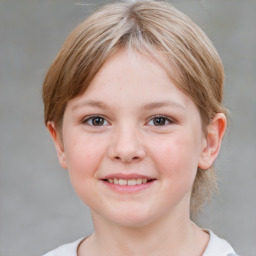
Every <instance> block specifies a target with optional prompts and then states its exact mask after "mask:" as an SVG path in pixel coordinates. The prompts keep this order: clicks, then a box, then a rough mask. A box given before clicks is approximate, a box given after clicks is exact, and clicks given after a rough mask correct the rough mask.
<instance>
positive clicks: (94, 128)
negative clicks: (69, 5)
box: [43, 0, 236, 256]
mask: <svg viewBox="0 0 256 256" xmlns="http://www.w3.org/2000/svg"><path fill="white" fill-rule="evenodd" d="M223 80H224V74H223V66H222V63H221V60H220V58H219V56H218V54H217V52H216V50H215V49H214V47H213V45H212V44H211V42H210V41H209V39H208V38H207V37H206V35H205V34H204V33H203V32H202V31H201V29H200V28H199V27H198V26H197V25H195V24H194V23H193V22H192V21H191V20H190V19H189V18H188V17H187V16H185V15H184V14H183V13H181V12H180V11H178V10H176V9H175V8H174V7H172V6H171V5H170V4H167V3H165V2H158V1H157V2H155V1H149V0H146V1H136V2H133V3H129V2H118V3H114V4H110V5H107V6H104V7H103V8H101V9H99V10H98V11H96V12H95V13H94V14H92V15H91V16H90V17H89V18H87V19H86V20H85V21H84V22H83V23H82V24H80V25H79V26H78V27H77V28H76V29H75V30H74V31H73V32H72V33H71V35H70V36H69V37H68V39H67V40H66V42H65V43H64V45H63V47H62V49H61V51H60V53H59V54H58V56H57V58H56V59H55V61H54V62H53V64H52V65H51V67H50V69H49V71H48V73H47V75H46V78H45V81H44V84H43V99H44V104H45V124H46V126H47V128H48V130H49V132H50V134H51V136H52V138H53V141H54V143H55V146H56V150H57V154H58V159H59V162H60V164H61V166H62V167H63V168H65V169H68V171H69V174H70V179H71V183H72V185H73V187H74V189H75V191H76V192H77V194H78V196H79V197H80V198H81V199H82V200H83V201H84V203H86V204H87V205H88V206H89V207H90V209H91V213H92V219H93V224H94V233H93V234H92V235H91V236H89V237H87V238H82V239H79V240H77V241H76V242H74V243H71V244H67V245H64V246H61V247H59V248H57V249H56V250H54V251H52V252H50V253H48V254H46V255H47V256H52V255H56V256H57V255H60V256H76V255H79V256H86V255H90V256H94V255H95V256H99V255H100V256H104V255H107V256H110V255H113V256H115V255H118V256H123V255H147V256H149V255H150V256H151V255H152V256H154V255H162V256H165V255H166V256H167V255H175V256H183V255H184V256H187V255H190V256H202V255H203V256H210V255H218V256H231V255H236V254H235V252H234V250H233V249H232V247H231V246H230V245H229V244H228V243H227V242H226V241H224V240H222V239H220V238H218V237H217V236H216V235H214V233H213V232H212V231H210V230H202V229H201V228H199V227H198V226H197V225H195V224H194V223H193V222H192V221H191V218H192V217H193V216H195V215H196V213H197V212H198V211H199V209H200V208H201V207H202V205H203V204H204V203H205V201H206V200H207V199H208V198H209V197H210V195H211V192H212V190H213V188H214V187H215V176H214V170H213V167H212V166H213V163H214V160H215V159H216V157H217V155H218V152H219V149H220V145H221V141H222V138H223V135H224V132H225V129H226V110H225V108H224V107H223V106H222V97H223Z"/></svg>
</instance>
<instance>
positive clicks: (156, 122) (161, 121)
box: [148, 116, 174, 126]
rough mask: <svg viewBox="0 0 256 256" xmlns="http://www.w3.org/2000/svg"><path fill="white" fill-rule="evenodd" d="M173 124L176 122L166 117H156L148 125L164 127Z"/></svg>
mask: <svg viewBox="0 0 256 256" xmlns="http://www.w3.org/2000/svg"><path fill="white" fill-rule="evenodd" d="M171 123H174V121H173V120H172V119H170V118H168V117H166V116H155V117H153V118H152V119H150V120H149V122H148V125H152V126H164V125H168V124H171Z"/></svg>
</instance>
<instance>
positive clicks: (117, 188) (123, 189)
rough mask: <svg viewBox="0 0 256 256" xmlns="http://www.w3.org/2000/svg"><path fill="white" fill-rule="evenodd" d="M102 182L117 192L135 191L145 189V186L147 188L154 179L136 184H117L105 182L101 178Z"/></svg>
mask: <svg viewBox="0 0 256 256" xmlns="http://www.w3.org/2000/svg"><path fill="white" fill-rule="evenodd" d="M103 182H104V184H105V185H106V186H108V187H109V188H110V189H112V190H114V191H116V192H119V193H135V192H139V191H142V190H145V189H147V188H149V187H150V186H152V185H153V184H154V183H155V180H152V181H150V182H147V183H142V184H138V185H132V186H130V185H119V184H114V183H110V182H107V181H105V180H103Z"/></svg>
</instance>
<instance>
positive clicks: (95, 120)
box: [82, 116, 108, 126]
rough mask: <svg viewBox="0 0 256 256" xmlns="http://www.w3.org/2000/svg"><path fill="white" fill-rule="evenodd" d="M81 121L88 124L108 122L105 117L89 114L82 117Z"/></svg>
mask: <svg viewBox="0 0 256 256" xmlns="http://www.w3.org/2000/svg"><path fill="white" fill-rule="evenodd" d="M82 123H83V124H87V125H90V126H104V125H107V124H108V122H107V121H106V119H105V118H104V117H102V116H90V117H88V118H86V119H84V120H83V122H82Z"/></svg>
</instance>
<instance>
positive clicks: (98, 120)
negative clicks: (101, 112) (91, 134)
mask: <svg viewBox="0 0 256 256" xmlns="http://www.w3.org/2000/svg"><path fill="white" fill-rule="evenodd" d="M92 123H93V125H95V126H100V125H103V124H104V119H103V118H101V117H95V118H93V120H92Z"/></svg>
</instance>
